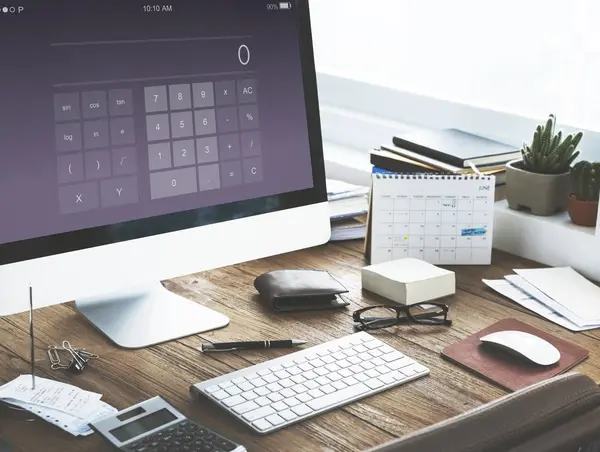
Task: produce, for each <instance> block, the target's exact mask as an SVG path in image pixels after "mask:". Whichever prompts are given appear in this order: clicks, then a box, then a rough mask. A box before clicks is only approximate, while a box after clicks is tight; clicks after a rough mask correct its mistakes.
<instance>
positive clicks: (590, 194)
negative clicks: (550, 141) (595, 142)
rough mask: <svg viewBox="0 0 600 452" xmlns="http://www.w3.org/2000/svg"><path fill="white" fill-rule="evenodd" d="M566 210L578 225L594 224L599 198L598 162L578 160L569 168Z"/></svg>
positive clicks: (599, 166) (599, 169) (599, 177)
mask: <svg viewBox="0 0 600 452" xmlns="http://www.w3.org/2000/svg"><path fill="white" fill-rule="evenodd" d="M571 187H572V189H573V193H571V194H570V195H569V202H568V208H567V210H568V212H569V216H570V217H571V221H572V222H573V223H575V224H578V225H580V226H591V227H594V226H596V221H597V218H598V199H599V198H600V163H599V162H593V163H592V162H587V161H582V162H578V163H576V164H575V166H573V168H572V169H571Z"/></svg>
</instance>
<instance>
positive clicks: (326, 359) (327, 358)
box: [321, 355, 335, 364]
mask: <svg viewBox="0 0 600 452" xmlns="http://www.w3.org/2000/svg"><path fill="white" fill-rule="evenodd" d="M321 361H323V362H324V363H325V364H331V363H334V362H335V358H334V357H333V356H331V355H327V356H322V357H321Z"/></svg>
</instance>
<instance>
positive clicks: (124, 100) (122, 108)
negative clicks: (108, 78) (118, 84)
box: [108, 89, 133, 116]
mask: <svg viewBox="0 0 600 452" xmlns="http://www.w3.org/2000/svg"><path fill="white" fill-rule="evenodd" d="M108 113H109V114H110V115H111V116H124V115H132V114H133V91H132V90H130V89H113V90H110V91H109V92H108Z"/></svg>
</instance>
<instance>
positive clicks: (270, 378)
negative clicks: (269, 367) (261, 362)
mask: <svg viewBox="0 0 600 452" xmlns="http://www.w3.org/2000/svg"><path fill="white" fill-rule="evenodd" d="M262 378H263V380H265V381H266V382H267V383H275V382H276V381H278V380H279V378H277V376H275V374H272V373H269V374H267V375H263V377H262Z"/></svg>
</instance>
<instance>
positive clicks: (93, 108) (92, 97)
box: [81, 91, 108, 119]
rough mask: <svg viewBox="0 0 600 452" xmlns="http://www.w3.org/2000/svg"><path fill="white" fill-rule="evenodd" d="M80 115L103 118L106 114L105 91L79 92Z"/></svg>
mask: <svg viewBox="0 0 600 452" xmlns="http://www.w3.org/2000/svg"><path fill="white" fill-rule="evenodd" d="M81 106H82V113H83V114H82V116H83V117H84V118H86V119H87V118H103V117H105V116H108V108H107V98H106V91H84V92H83V93H82V94H81Z"/></svg>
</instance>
